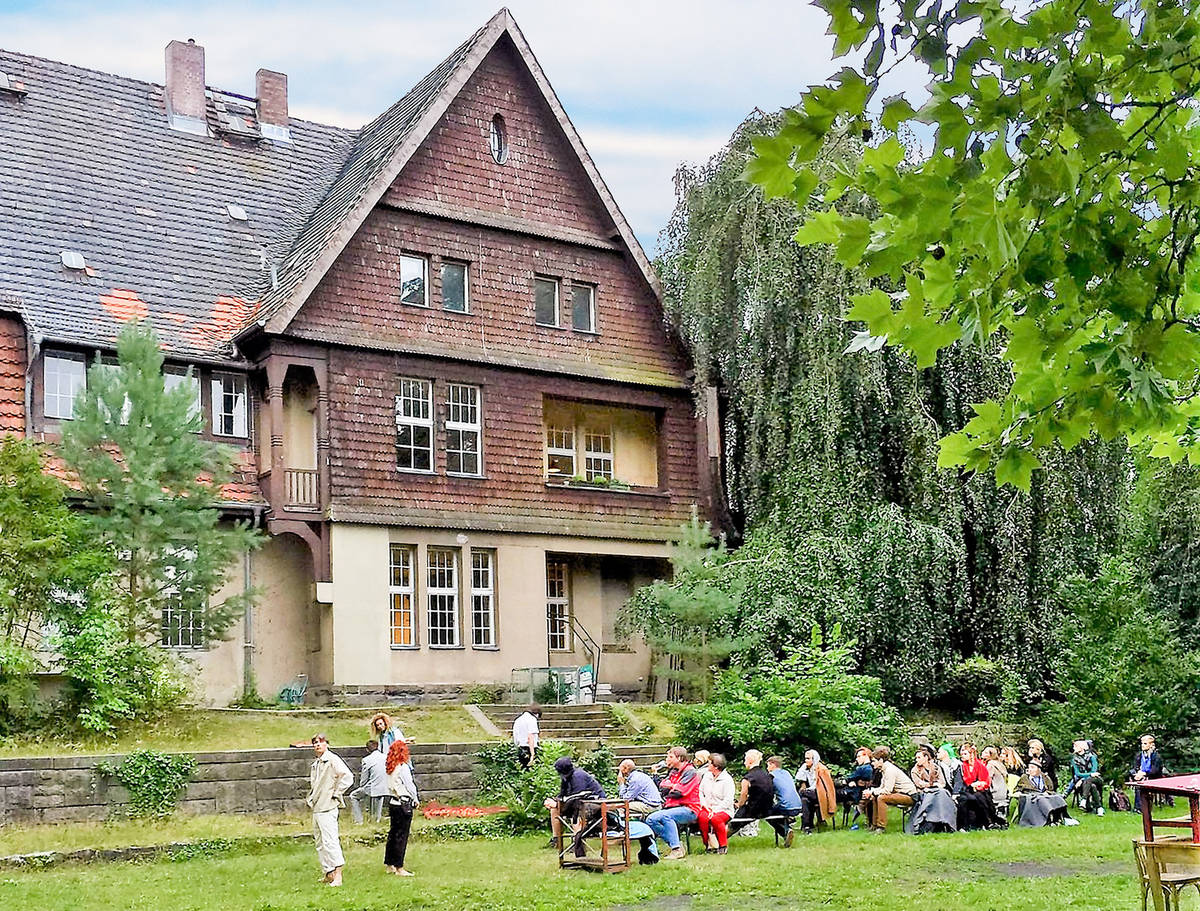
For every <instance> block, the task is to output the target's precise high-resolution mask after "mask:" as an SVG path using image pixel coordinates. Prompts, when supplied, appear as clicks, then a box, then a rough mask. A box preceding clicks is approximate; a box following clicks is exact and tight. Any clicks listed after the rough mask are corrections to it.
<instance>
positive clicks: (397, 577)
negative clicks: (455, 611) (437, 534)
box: [388, 544, 417, 648]
mask: <svg viewBox="0 0 1200 911" xmlns="http://www.w3.org/2000/svg"><path fill="white" fill-rule="evenodd" d="M389 564H390V565H389V567H388V571H389V574H390V575H389V579H388V583H389V584H388V602H389V603H388V641H389V643H390V644H391V646H392V648H416V647H417V617H416V613H415V611H414V609H413V607H414V605H413V598H414V597H415V595H416V592H415V589H414V586H413V582H414V576H413V549H412V548H411V547H410V546H408V545H407V544H393V545H391V547H390V549H389Z"/></svg>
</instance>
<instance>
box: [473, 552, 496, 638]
mask: <svg viewBox="0 0 1200 911" xmlns="http://www.w3.org/2000/svg"><path fill="white" fill-rule="evenodd" d="M471 645H473V646H474V647H475V648H495V647H496V557H495V553H494V552H493V551H490V550H478V549H472V550H471Z"/></svg>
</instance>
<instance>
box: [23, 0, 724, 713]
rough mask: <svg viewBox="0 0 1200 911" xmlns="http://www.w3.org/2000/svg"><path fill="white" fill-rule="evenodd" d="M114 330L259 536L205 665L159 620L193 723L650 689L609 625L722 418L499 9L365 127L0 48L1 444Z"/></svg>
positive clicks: (32, 431)
mask: <svg viewBox="0 0 1200 911" xmlns="http://www.w3.org/2000/svg"><path fill="white" fill-rule="evenodd" d="M135 318H145V319H149V320H150V321H151V322H152V324H153V325H154V327H155V329H156V330H157V332H158V333H159V335H160V338H161V340H162V343H163V346H164V349H165V352H166V355H167V360H168V365H169V366H168V368H167V373H168V381H169V382H179V383H182V382H192V383H193V384H194V387H195V393H196V397H197V402H198V405H199V407H201V408H202V409H203V412H204V414H205V415H206V423H207V427H206V430H205V433H206V435H208V436H210V437H211V438H212V439H213V440H217V441H220V442H222V443H223V444H226V445H229V446H231V447H235V448H236V449H237V450H238V453H239V465H240V467H241V470H240V473H239V475H238V477H237V478H236V480H235V482H234V483H233V484H231V485H229V486H228V487H226V488H225V491H224V496H223V500H224V501H225V502H224V506H225V508H226V509H227V511H228V512H229V514H230V515H231V516H242V517H246V518H250V519H252V520H253V521H256V522H259V523H261V524H262V525H263V527H265V529H266V530H267V531H268V532H269V535H270V539H269V542H268V544H267V545H266V546H265V547H263V548H262V549H260V550H258V551H256V552H254V553H253V554H248V555H246V556H245V558H244V560H243V561H241V562H239V564H238V566H236V567H232V568H231V572H230V575H229V581H228V585H229V586H230V587H231V590H238V589H240V588H241V586H251V585H252V586H257V587H258V588H259V589H260V590H261V591H262V598H261V600H260V602H259V604H258V606H257V607H256V608H255V609H254V610H253V611H252V612H251V613H249V614H248V615H247V616H246V618H245V620H244V622H243V623H240V624H239V625H238V626H237V627H236V628H235V630H234V631H233V632H234V634H235V635H233V636H232V638H231V639H230V640H229V641H225V642H222V643H220V644H218V645H217V646H215V647H211V648H209V649H205V650H200V649H194V646H195V645H196V644H197V642H198V638H197V637H196V636H195V629H194V619H195V618H189V617H171V618H164V625H163V645H164V646H166V647H170V648H178V649H182V650H189V652H191V654H190V657H191V658H192V659H193V660H194V661H195V662H196V664H197V665H198V666H199V668H200V670H201V675H200V676H201V681H202V684H203V686H204V688H205V693H206V697H207V698H208V699H209V700H210V701H212V702H222V701H227V700H229V699H230V698H232V697H233V696H235V695H237V694H238V693H239V692H240V691H241V690H242V688H243V686H244V685H245V683H246V682H247V681H249V680H254V681H256V682H257V684H258V686H259V688H260V690H261V692H263V693H267V694H269V693H273V692H275V691H277V690H278V689H279V688H280V687H281V686H282V685H284V684H285V683H287V682H288V681H290V680H291V679H292V678H293V677H295V676H296V675H298V674H304V675H307V677H308V679H309V681H310V687H311V688H312V690H313V691H314V692H316V693H324V694H327V695H334V696H340V697H341V698H346V699H351V700H353V699H367V698H378V697H379V696H381V695H388V696H398V695H406V694H422V693H430V692H438V691H444V690H454V689H456V688H459V687H462V686H464V685H469V684H472V683H496V682H499V683H503V682H506V681H508V680H509V678H510V675H511V674H512V672H513V670H514V669H515V668H526V667H544V666H570V665H580V664H584V663H587V662H589V661H591V660H594V659H595V658H597V657H600V658H601V659H602V660H601V665H600V677H601V682H603V683H607V684H609V685H611V686H612V687H613V689H614V691H615V692H617V693H629V694H632V693H636V692H637V691H639V690H642V689H643V688H644V687H645V685H646V682H647V680H648V678H649V675H650V661H649V656H648V655H647V653H646V649H645V646H644V644H642V643H640V642H638V641H627V640H625V639H623V638H622V637H621V636H620V635H619V633H618V629H617V625H616V619H617V616H618V613H619V611H620V609H621V607H622V606H623V604H624V602H625V601H626V599H627V598H628V597H629V595H630V593H631V592H632V591H633V590H634V589H635V588H636V587H637V586H639V585H641V584H643V583H645V582H648V581H650V580H652V579H654V578H658V577H662V576H663V574H664V573H666V572H668V571H669V567H668V566H667V564H666V562H665V557H666V556H667V554H668V542H669V540H670V538H671V537H672V535H673V534H674V533H675V531H676V529H677V528H678V527H679V525H680V524H681V523H683V522H685V521H686V520H687V519H688V517H689V514H690V512H691V510H692V508H693V507H696V508H698V510H699V512H700V514H701V517H708V516H711V515H712V514H713V512H714V506H715V505H716V504H717V502H718V501H717V500H716V498H717V497H719V483H718V468H717V459H716V454H717V451H718V450H719V443H718V437H717V429H716V421H715V415H714V412H715V407H708V406H710V405H711V404H712V403H713V402H715V396H713V395H712V393H711V392H710V394H709V395H708V396H707V398H706V399H705V401H702V402H701V405H702V406H704V407H700V408H697V406H696V403H695V399H694V396H693V391H692V387H693V380H694V378H693V376H692V374H691V372H690V364H689V361H688V358H687V355H686V353H685V351H684V350H683V348H682V347H681V345H680V344H679V343H678V341H677V339H676V338H674V337H673V336H672V334H671V333H670V331H669V330H668V329H667V327H666V326H665V324H664V319H663V313H662V308H661V300H660V295H659V290H658V284H657V280H656V278H655V275H654V273H653V271H652V269H651V266H650V264H649V262H648V260H647V258H646V255H645V254H644V252H643V251H642V249H641V248H640V247H639V245H638V242H637V240H636V238H635V237H634V235H633V232H632V231H631V230H630V227H629V225H628V224H627V223H626V221H625V219H624V217H623V216H622V215H621V212H620V210H619V209H618V207H617V205H616V202H615V201H614V200H613V198H612V195H611V194H610V192H609V190H608V188H607V187H606V186H605V184H604V181H603V180H602V179H601V177H600V175H599V173H598V172H597V170H596V167H595V165H594V163H593V162H592V160H591V158H590V157H589V155H588V153H587V150H586V149H585V148H584V145H583V143H582V142H581V140H580V137H579V135H578V134H577V133H576V131H575V129H574V127H573V126H572V124H571V121H570V120H569V118H568V117H567V115H566V113H565V111H564V110H563V108H562V106H561V104H560V103H559V100H558V98H557V97H556V96H555V94H554V91H553V89H552V88H551V87H550V83H549V82H548V81H547V79H546V76H545V74H544V73H543V72H542V69H541V67H540V66H539V65H538V62H537V60H536V59H535V58H534V56H533V54H532V52H531V51H530V49H529V46H528V44H527V43H526V41H525V38H524V37H523V35H522V34H521V31H520V29H519V28H518V27H517V25H516V23H515V22H514V21H513V19H512V17H511V16H510V14H509V13H508V12H507V11H506V10H501V11H500V12H499V13H498V14H497V15H496V16H495V17H493V18H492V19H491V20H490V21H489V22H488V23H487V24H486V25H485V26H484V27H483V28H481V29H480V30H479V31H477V32H476V33H475V34H473V35H471V37H470V38H468V39H467V41H466V42H465V43H464V44H463V45H462V46H461V47H459V48H457V49H456V50H455V51H454V52H453V53H451V54H450V56H449V57H447V58H446V59H445V60H444V61H443V62H442V63H441V64H440V65H439V66H438V67H437V68H436V69H434V70H433V71H432V72H431V73H429V74H428V75H427V76H426V77H425V78H424V79H422V80H421V81H420V82H419V83H418V84H417V85H416V86H415V87H414V88H413V89H412V90H411V91H410V92H409V93H408V94H407V95H406V96H405V97H404V98H402V99H400V101H398V102H397V103H396V104H395V105H393V106H392V107H391V108H389V109H388V110H387V111H385V112H384V113H383V114H381V115H380V116H379V117H378V118H377V119H376V120H374V121H372V122H371V123H370V124H368V125H367V126H365V127H363V128H362V129H360V130H345V129H340V128H335V127H330V126H323V125H320V124H316V123H311V122H308V121H303V120H297V119H295V118H292V117H289V114H288V100H287V77H286V76H284V75H283V74H281V73H276V72H272V71H269V70H265V69H263V70H259V71H258V73H257V80H256V87H255V93H254V97H249V96H245V95H239V94H235V93H233V92H229V91H220V90H217V89H214V88H212V87H210V86H208V85H207V84H206V82H205V73H204V49H203V48H202V47H201V46H199V45H197V44H195V43H194V42H191V41H188V42H179V41H172V42H171V43H170V44H169V45H168V46H167V48H166V79H165V84H164V85H155V84H151V83H146V82H141V81H138V80H135V79H129V78H124V77H119V76H111V75H108V74H105V73H100V72H95V71H92V70H86V69H82V68H79V67H75V66H70V65H68V64H63V63H55V62H52V61H49V60H44V59H40V58H36V57H31V56H27V55H22V54H18V53H13V52H8V51H0V433H3V432H16V433H24V434H26V435H28V436H31V437H35V438H37V439H43V440H54V439H55V438H56V436H57V434H58V432H59V431H60V429H61V427H62V426H63V422H65V421H69V420H71V416H72V407H73V401H74V397H75V396H76V395H77V394H78V393H79V391H80V390H81V388H83V386H84V384H85V383H86V368H87V365H88V364H89V363H91V362H93V361H95V360H96V359H97V358H102V357H105V356H111V354H112V351H113V348H114V342H115V339H116V336H117V335H118V333H119V331H120V329H121V327H122V324H123V323H124V322H125V321H128V320H130V319H135ZM188 368H190V371H191V372H190V373H189V371H188ZM706 414H708V415H712V416H713V417H712V418H711V419H708V418H706V417H705V415H706Z"/></svg>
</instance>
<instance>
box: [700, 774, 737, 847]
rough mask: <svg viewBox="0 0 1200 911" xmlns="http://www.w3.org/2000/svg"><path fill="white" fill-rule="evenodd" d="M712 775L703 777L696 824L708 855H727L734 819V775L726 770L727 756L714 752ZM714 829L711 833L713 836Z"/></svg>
mask: <svg viewBox="0 0 1200 911" xmlns="http://www.w3.org/2000/svg"><path fill="white" fill-rule="evenodd" d="M708 768H709V773H710V774H708V775H705V776H703V777H702V778H701V779H700V810H699V812H697V813H696V824H697V825H698V826H699V827H700V837H701V838H702V839H703V840H704V850H705V853H708V854H725V853H726V852H727V851H728V850H729V820H730V819H731V818H733V812H734V806H733V793H734V788H733V777H732V776H731V775H730V774H729V773H728V772H726V771H725V757H724V756H722V755H721V754H720V753H713V754H712V755H711V756H709V757H708ZM710 829H711V835H710Z"/></svg>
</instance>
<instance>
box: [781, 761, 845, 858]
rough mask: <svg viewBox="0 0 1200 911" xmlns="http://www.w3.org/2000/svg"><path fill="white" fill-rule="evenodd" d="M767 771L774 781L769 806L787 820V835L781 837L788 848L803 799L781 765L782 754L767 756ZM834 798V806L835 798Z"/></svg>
mask: <svg viewBox="0 0 1200 911" xmlns="http://www.w3.org/2000/svg"><path fill="white" fill-rule="evenodd" d="M767 772H768V774H770V776H771V780H772V781H773V782H775V803H774V804H773V805H772V806H771V815H772V816H782V817H784V819H785V820H786V821H787V835H785V836H784V837H783V843H784V844H785V845H787V846H788V847H789V848H790V847H791V845H792V839H793V837H794V836H795V829H794V826H795V822H796V816H797V815H798V814H799V813H800V810H801V807H802V806H803V801H802V799H801V797H800V792H799V791H798V790H797V789H796V782H795V781H793V779H792V776H791V775H789V774H788V772H787V770H786V769H785V768H784V767H783V757H782V756H768V757H767ZM797 774H799V773H797ZM829 783H830V785H831V786H832V784H833V779H830V782H829ZM834 800H835V806H836V800H837V798H836V797H835V798H834Z"/></svg>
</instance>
